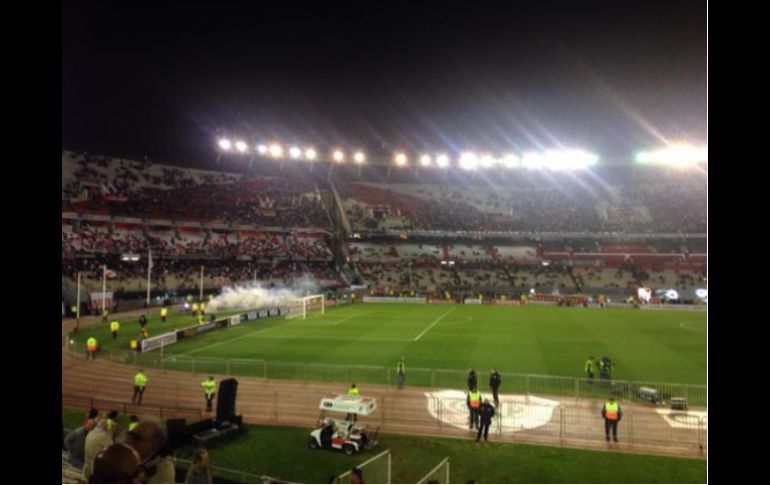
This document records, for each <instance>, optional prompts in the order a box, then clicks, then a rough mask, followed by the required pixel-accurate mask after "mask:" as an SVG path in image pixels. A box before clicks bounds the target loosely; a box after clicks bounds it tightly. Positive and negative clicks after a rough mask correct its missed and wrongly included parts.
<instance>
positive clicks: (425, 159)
mask: <svg viewBox="0 0 770 485" xmlns="http://www.w3.org/2000/svg"><path fill="white" fill-rule="evenodd" d="M430 161H431V160H430V155H423V156H421V157H420V165H422V166H423V167H427V166H428V165H430Z"/></svg>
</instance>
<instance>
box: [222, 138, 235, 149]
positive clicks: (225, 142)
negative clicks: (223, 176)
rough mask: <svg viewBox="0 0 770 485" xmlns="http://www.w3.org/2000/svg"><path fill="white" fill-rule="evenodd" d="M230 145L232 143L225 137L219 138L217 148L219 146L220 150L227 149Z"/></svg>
mask: <svg viewBox="0 0 770 485" xmlns="http://www.w3.org/2000/svg"><path fill="white" fill-rule="evenodd" d="M232 146H233V144H232V143H231V142H230V140H228V139H227V138H222V139H221V140H219V148H221V149H222V150H225V151H227V150H229V149H230V147H232Z"/></svg>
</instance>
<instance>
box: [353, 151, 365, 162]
mask: <svg viewBox="0 0 770 485" xmlns="http://www.w3.org/2000/svg"><path fill="white" fill-rule="evenodd" d="M353 160H355V161H356V163H364V161H365V160H366V156H365V155H364V154H363V153H362V152H356V154H355V155H353Z"/></svg>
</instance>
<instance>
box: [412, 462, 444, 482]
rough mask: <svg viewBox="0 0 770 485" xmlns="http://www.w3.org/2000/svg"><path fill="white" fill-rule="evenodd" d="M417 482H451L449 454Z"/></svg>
mask: <svg viewBox="0 0 770 485" xmlns="http://www.w3.org/2000/svg"><path fill="white" fill-rule="evenodd" d="M417 483H449V457H448V456H447V457H446V458H444V459H443V460H441V463H439V464H438V465H436V467H435V468H434V469H433V470H431V471H429V472H428V474H427V475H425V476H424V477H422V478H421V479H420V480H419V481H418V482H417Z"/></svg>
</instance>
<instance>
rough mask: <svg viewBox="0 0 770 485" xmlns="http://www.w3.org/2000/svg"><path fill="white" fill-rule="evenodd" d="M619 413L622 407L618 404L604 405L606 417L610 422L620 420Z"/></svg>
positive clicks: (609, 403) (608, 403)
mask: <svg viewBox="0 0 770 485" xmlns="http://www.w3.org/2000/svg"><path fill="white" fill-rule="evenodd" d="M618 411H620V405H619V404H618V403H617V402H606V403H604V417H606V418H607V419H609V420H610V421H616V420H617V419H618Z"/></svg>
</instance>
